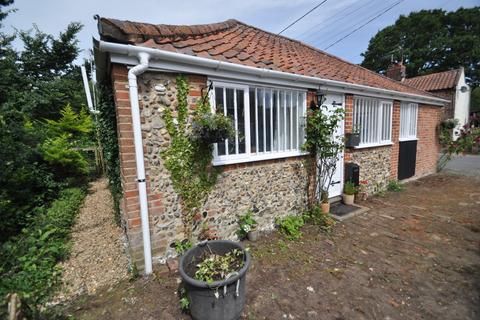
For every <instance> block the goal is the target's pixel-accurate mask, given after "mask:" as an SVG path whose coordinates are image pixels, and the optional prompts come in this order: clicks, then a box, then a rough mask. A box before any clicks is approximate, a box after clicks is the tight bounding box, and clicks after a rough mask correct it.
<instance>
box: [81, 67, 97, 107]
mask: <svg viewBox="0 0 480 320" xmlns="http://www.w3.org/2000/svg"><path fill="white" fill-rule="evenodd" d="M80 70H81V71H82V79H83V88H84V89H85V95H86V96H87V105H88V110H90V112H91V113H96V111H95V109H94V108H93V103H92V96H91V94H90V84H89V83H88V77H87V70H86V69H85V66H84V65H81V66H80Z"/></svg>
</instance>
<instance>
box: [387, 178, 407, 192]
mask: <svg viewBox="0 0 480 320" xmlns="http://www.w3.org/2000/svg"><path fill="white" fill-rule="evenodd" d="M403 188H404V187H403V185H401V184H400V183H399V182H398V181H397V180H390V181H389V182H388V185H387V189H388V191H394V192H400V191H403Z"/></svg>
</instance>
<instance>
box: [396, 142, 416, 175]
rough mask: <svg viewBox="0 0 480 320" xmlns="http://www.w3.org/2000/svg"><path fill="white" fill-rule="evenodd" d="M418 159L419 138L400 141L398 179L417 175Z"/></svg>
mask: <svg viewBox="0 0 480 320" xmlns="http://www.w3.org/2000/svg"><path fill="white" fill-rule="evenodd" d="M416 161H417V140H411V141H400V150H399V152H398V180H403V179H407V178H410V177H413V176H414V175H415V163H416Z"/></svg>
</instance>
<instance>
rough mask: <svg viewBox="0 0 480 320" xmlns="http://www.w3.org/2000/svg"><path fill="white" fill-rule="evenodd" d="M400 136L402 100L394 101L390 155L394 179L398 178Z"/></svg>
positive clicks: (392, 177)
mask: <svg viewBox="0 0 480 320" xmlns="http://www.w3.org/2000/svg"><path fill="white" fill-rule="evenodd" d="M399 136H400V101H398V100H394V101H393V113H392V143H393V145H392V151H391V152H392V153H391V156H390V159H391V160H390V177H391V179H392V180H397V176H398V150H399V146H398V139H399Z"/></svg>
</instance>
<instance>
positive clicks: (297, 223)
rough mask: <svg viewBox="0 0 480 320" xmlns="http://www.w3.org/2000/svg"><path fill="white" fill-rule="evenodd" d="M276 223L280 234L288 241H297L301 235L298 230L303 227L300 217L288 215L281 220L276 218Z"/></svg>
mask: <svg viewBox="0 0 480 320" xmlns="http://www.w3.org/2000/svg"><path fill="white" fill-rule="evenodd" d="M276 223H277V225H278V228H279V230H280V232H281V233H283V234H284V235H285V236H286V237H287V239H288V240H297V239H299V238H300V237H301V236H302V235H303V234H302V232H301V231H300V228H301V227H303V225H304V221H303V217H301V216H294V215H290V216H287V217H285V218H283V219H279V218H277V220H276Z"/></svg>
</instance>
